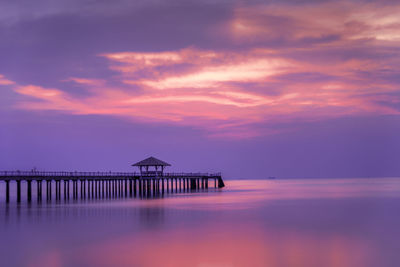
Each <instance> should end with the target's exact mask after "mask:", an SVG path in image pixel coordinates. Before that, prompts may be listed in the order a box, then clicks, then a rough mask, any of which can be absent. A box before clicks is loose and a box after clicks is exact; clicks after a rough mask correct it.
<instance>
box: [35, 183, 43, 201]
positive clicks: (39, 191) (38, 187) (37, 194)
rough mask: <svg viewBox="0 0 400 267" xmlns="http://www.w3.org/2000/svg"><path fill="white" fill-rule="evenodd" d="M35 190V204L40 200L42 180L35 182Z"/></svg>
mask: <svg viewBox="0 0 400 267" xmlns="http://www.w3.org/2000/svg"><path fill="white" fill-rule="evenodd" d="M36 190H37V193H36V198H37V202H40V201H41V200H42V180H36Z"/></svg>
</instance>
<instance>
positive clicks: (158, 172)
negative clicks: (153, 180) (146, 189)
mask: <svg viewBox="0 0 400 267" xmlns="http://www.w3.org/2000/svg"><path fill="white" fill-rule="evenodd" d="M132 166H137V167H139V171H140V175H142V176H146V177H148V176H162V175H163V173H164V168H165V167H167V166H171V164H169V163H166V162H165V161H162V160H159V159H156V158H155V157H149V158H147V159H144V160H142V161H139V162H137V163H135V164H132ZM150 167H154V170H153V171H152V170H151V168H150ZM143 168H144V169H145V171H144V170H143ZM149 168H150V170H149Z"/></svg>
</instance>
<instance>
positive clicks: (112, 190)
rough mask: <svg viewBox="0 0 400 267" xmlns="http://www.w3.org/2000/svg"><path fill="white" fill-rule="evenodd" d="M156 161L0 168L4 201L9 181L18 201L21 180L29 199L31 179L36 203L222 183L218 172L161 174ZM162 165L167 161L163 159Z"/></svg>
mask: <svg viewBox="0 0 400 267" xmlns="http://www.w3.org/2000/svg"><path fill="white" fill-rule="evenodd" d="M149 159H155V158H149ZM146 160H148V159H146ZM146 160H145V161H146ZM142 162H144V161H142ZM160 162H161V161H159V162H156V164H157V165H143V164H142V165H141V164H140V162H139V163H136V164H134V166H139V168H140V172H139V173H137V172H133V173H129V172H63V171H61V172H40V171H0V181H3V182H5V191H6V192H5V200H6V203H9V202H10V183H16V193H17V196H16V199H17V202H18V203H19V202H21V195H22V189H21V182H25V183H26V199H27V201H28V202H31V201H32V191H33V189H32V186H33V184H32V183H33V182H34V184H36V198H37V201H38V202H41V201H42V198H43V197H44V196H45V197H46V200H47V201H51V200H52V198H53V197H55V199H56V200H61V199H62V198H63V199H65V200H68V199H70V198H72V199H75V200H77V199H79V198H80V199H104V198H122V197H141V198H149V197H157V196H162V195H163V194H165V193H167V194H168V193H177V192H192V191H199V190H206V189H208V188H209V186H210V183H211V186H213V187H214V188H222V187H224V186H225V184H224V181H223V180H222V177H221V173H211V174H209V173H164V172H163V171H164V167H165V166H169V165H164V166H162V165H161V166H162V167H161V170H160V171H159V170H158V167H160V165H159V164H160ZM145 163H146V162H145ZM150 163H151V164H152V163H154V160H150V161H147V164H150ZM163 164H168V163H165V162H163ZM143 166H144V167H143ZM149 166H154V167H155V168H156V171H149ZM143 168H145V170H143ZM43 184H44V185H45V187H46V194H44V193H43V192H42V189H43ZM53 189H54V191H55V192H54V193H53V192H52V191H53Z"/></svg>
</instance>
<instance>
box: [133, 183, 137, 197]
mask: <svg viewBox="0 0 400 267" xmlns="http://www.w3.org/2000/svg"><path fill="white" fill-rule="evenodd" d="M136 184H137V181H136V179H134V180H133V195H134V196H135V197H136V194H137V191H136V190H137V188H136Z"/></svg>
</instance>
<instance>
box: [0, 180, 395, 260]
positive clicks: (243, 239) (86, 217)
mask: <svg viewBox="0 0 400 267" xmlns="http://www.w3.org/2000/svg"><path fill="white" fill-rule="evenodd" d="M225 184H226V187H225V188H222V189H217V188H212V187H210V188H209V189H208V190H206V191H194V192H181V193H179V192H178V193H173V194H171V193H168V194H167V193H166V194H163V195H160V196H157V197H156V198H150V199H141V198H139V197H136V198H135V197H132V198H131V197H127V198H121V199H98V200H88V199H86V200H72V199H70V200H67V201H64V200H63V199H61V200H60V201H55V200H54V199H53V200H52V201H51V202H47V201H46V200H45V199H44V200H43V201H42V202H41V203H37V202H36V201H35V200H36V198H35V195H33V202H32V203H27V201H26V199H24V198H23V199H22V202H21V203H20V204H17V203H16V197H15V185H14V184H11V193H12V195H11V202H10V203H9V204H6V203H5V185H4V182H0V266H2V267H13V266H27V267H63V266H71V267H72V266H73V267H79V266H100V267H101V266H107V267H108V266H110V267H111V266H112V267H114V266H118V267H119V266H143V267H146V266H157V267H161V266H176V267H180V266H182V267H183V266H184V267H187V266H199V267H212V266H213V267H214V266H215V267H217V266H218V267H219V266H221V267H228V266H245V267H251V266H263V267H274V266H279V267H281V266H284V267H286V266H289V267H290V266H295V267H297V266H299V267H300V266H301V267H369V266H371V267H389V266H390V267H398V266H400V178H346V179H265V180H248V179H242V180H229V179H226V180H225ZM24 186H26V185H23V190H24ZM43 188H44V185H43ZM32 189H33V192H35V191H36V185H35V183H33V188H32ZM43 191H45V190H43ZM53 194H54V190H53ZM23 197H25V198H26V194H25V192H24V194H23Z"/></svg>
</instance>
